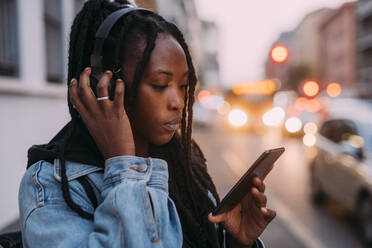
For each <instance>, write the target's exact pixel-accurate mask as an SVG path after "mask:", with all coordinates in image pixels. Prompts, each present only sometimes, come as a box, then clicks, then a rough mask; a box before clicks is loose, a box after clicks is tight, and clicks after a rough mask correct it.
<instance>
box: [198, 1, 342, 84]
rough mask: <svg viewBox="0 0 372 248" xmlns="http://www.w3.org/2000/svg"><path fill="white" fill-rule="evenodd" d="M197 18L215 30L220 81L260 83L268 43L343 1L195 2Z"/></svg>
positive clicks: (269, 44)
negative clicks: (213, 25) (209, 22)
mask: <svg viewBox="0 0 372 248" xmlns="http://www.w3.org/2000/svg"><path fill="white" fill-rule="evenodd" d="M195 2H196V4H197V9H198V13H199V15H200V16H201V17H202V18H204V19H207V20H213V21H215V22H216V23H217V25H218V27H219V35H220V40H219V48H220V54H219V62H220V69H221V81H222V83H223V84H226V85H229V84H232V83H234V82H239V81H240V82H241V81H249V80H257V79H261V78H262V77H263V76H264V64H265V60H266V58H267V54H268V52H269V49H270V47H271V45H272V43H273V42H274V41H275V40H276V39H277V38H278V36H279V34H280V32H282V31H289V30H292V29H293V28H295V27H296V26H297V24H298V23H299V22H300V21H301V20H302V18H303V17H304V16H305V15H306V14H307V13H310V12H312V11H314V10H317V9H319V8H322V7H330V8H336V7H339V6H341V5H342V4H343V3H344V2H346V0H231V1H228V0H225V1H222V0H196V1H195Z"/></svg>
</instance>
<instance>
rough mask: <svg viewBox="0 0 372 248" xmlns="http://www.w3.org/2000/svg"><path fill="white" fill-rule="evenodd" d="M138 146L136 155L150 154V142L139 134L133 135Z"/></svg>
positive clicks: (145, 156)
mask: <svg viewBox="0 0 372 248" xmlns="http://www.w3.org/2000/svg"><path fill="white" fill-rule="evenodd" d="M133 136H134V137H133V138H134V145H135V147H136V156H138V157H144V158H147V157H148V156H149V142H148V141H147V140H145V139H143V138H142V137H141V136H139V135H135V134H134V135H133Z"/></svg>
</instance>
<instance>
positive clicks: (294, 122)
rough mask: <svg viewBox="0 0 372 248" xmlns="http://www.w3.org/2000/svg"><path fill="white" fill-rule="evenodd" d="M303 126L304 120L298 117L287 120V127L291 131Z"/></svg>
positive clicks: (296, 130) (294, 131)
mask: <svg viewBox="0 0 372 248" xmlns="http://www.w3.org/2000/svg"><path fill="white" fill-rule="evenodd" d="M301 128H302V121H301V120H300V119H299V118H298V117H291V118H289V119H288V120H286V122H285V129H287V131H288V132H290V133H296V132H298V131H300V130H301Z"/></svg>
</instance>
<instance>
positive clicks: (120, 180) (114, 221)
mask: <svg viewBox="0 0 372 248" xmlns="http://www.w3.org/2000/svg"><path fill="white" fill-rule="evenodd" d="M50 167H52V166H51V164H50V163H47V162H45V161H43V162H38V163H36V164H34V165H33V166H32V167H31V168H29V169H28V171H27V172H26V174H25V176H24V178H23V179H22V183H21V186H20V192H19V206H20V219H21V224H22V227H21V228H22V234H23V235H22V236H23V237H22V238H23V245H24V247H128V248H131V247H136V248H137V247H181V246H182V230H181V224H180V221H179V218H178V215H177V211H176V208H175V205H174V203H173V201H172V200H171V199H170V198H169V196H168V169H167V164H166V162H165V161H164V160H161V159H154V158H141V157H135V156H119V157H114V158H110V159H108V160H106V161H105V170H104V174H103V187H102V191H101V193H100V194H101V195H100V197H101V198H102V201H101V202H100V204H99V205H98V207H97V209H96V210H94V209H92V206H91V204H90V203H89V199H87V197H86V194H85V192H84V191H83V189H82V188H81V185H80V184H79V183H77V182H76V180H72V181H70V194H71V196H72V199H73V201H74V202H75V203H77V204H78V205H79V206H80V207H82V208H83V209H84V210H85V211H87V212H91V213H94V221H90V220H86V219H83V218H81V217H80V216H79V215H78V214H77V213H76V212H74V211H73V210H71V209H70V208H69V207H68V206H67V204H66V202H65V201H64V199H63V196H62V192H61V189H60V184H59V183H58V182H56V181H55V180H54V178H53V168H52V169H51V168H50ZM50 170H52V171H50Z"/></svg>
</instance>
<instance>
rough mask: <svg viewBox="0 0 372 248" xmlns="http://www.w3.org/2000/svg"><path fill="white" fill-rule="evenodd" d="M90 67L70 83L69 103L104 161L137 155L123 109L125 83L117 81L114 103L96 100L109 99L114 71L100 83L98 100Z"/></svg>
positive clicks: (98, 85) (106, 75) (107, 72)
mask: <svg viewBox="0 0 372 248" xmlns="http://www.w3.org/2000/svg"><path fill="white" fill-rule="evenodd" d="M90 73H91V68H89V67H88V68H86V69H85V70H84V71H83V72H82V73H81V75H80V79H79V81H78V80H76V79H75V78H73V79H72V80H71V83H70V88H69V91H70V100H71V102H72V104H73V106H74V108H75V109H76V110H77V111H78V112H79V114H80V116H81V118H82V120H83V122H84V124H85V125H86V127H87V128H88V130H89V133H90V134H91V136H92V137H93V139H94V141H95V142H96V144H97V146H98V148H99V150H100V151H101V153H102V155H103V157H104V159H108V158H112V157H116V156H123V155H132V156H134V155H135V145H134V140H133V133H132V129H131V125H130V122H129V119H128V116H127V113H126V111H125V109H124V91H125V85H124V82H123V80H121V79H118V80H117V81H116V87H115V95H114V100H113V101H111V100H110V99H105V100H100V101H99V100H97V98H99V97H106V96H109V93H108V85H109V83H110V80H111V77H112V72H111V71H106V72H105V73H104V74H103V76H102V77H101V79H100V80H99V82H98V84H97V98H96V96H95V95H94V93H93V91H92V89H91V87H90V80H89V76H90Z"/></svg>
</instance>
